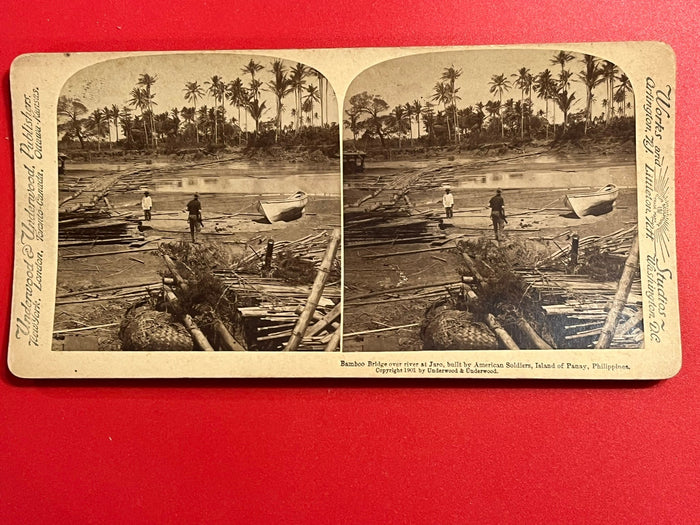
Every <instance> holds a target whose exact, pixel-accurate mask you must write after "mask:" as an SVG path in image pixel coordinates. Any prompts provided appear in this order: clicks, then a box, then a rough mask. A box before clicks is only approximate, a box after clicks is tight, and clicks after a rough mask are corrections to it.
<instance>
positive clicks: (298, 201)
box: [258, 193, 309, 222]
mask: <svg viewBox="0 0 700 525" xmlns="http://www.w3.org/2000/svg"><path fill="white" fill-rule="evenodd" d="M308 201H309V198H308V197H307V196H306V194H305V193H297V194H295V195H292V196H291V197H289V198H287V199H282V200H267V201H258V211H260V213H262V214H263V215H264V216H265V218H266V219H267V220H268V221H270V222H289V221H294V220H297V219H299V218H300V217H301V216H302V215H303V214H304V209H305V208H306V204H307V203H308Z"/></svg>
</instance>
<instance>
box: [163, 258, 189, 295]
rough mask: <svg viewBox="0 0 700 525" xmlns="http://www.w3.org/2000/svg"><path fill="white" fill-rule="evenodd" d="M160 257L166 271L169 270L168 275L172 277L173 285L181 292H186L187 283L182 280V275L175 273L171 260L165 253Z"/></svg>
mask: <svg viewBox="0 0 700 525" xmlns="http://www.w3.org/2000/svg"><path fill="white" fill-rule="evenodd" d="M162 255H163V260H164V261H165V266H167V267H168V270H170V273H171V274H172V275H173V278H174V279H175V283H176V284H177V285H178V286H179V287H180V288H182V289H183V290H187V281H185V279H183V278H182V275H180V273H179V272H178V271H177V268H176V267H175V263H174V262H173V260H172V259H171V258H170V256H169V255H168V254H167V253H163V254H162Z"/></svg>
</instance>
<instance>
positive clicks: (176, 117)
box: [170, 108, 180, 138]
mask: <svg viewBox="0 0 700 525" xmlns="http://www.w3.org/2000/svg"><path fill="white" fill-rule="evenodd" d="M170 114H171V115H172V122H173V128H174V130H175V137H176V138H177V137H179V136H180V110H179V109H177V108H172V109H171V110H170Z"/></svg>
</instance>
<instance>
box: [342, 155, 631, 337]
mask: <svg viewBox="0 0 700 525" xmlns="http://www.w3.org/2000/svg"><path fill="white" fill-rule="evenodd" d="M366 166H367V169H366V171H365V172H364V173H363V174H360V175H357V176H349V177H346V179H345V181H344V202H345V205H346V210H345V213H346V220H347V217H348V216H349V215H348V214H349V213H351V212H352V213H356V212H354V211H353V210H355V209H356V208H354V207H353V204H357V203H360V202H362V204H361V205H360V206H359V207H360V208H361V207H363V206H364V207H366V209H368V210H369V209H375V210H376V211H375V212H374V213H384V214H386V213H387V211H386V210H389V209H396V207H397V206H400V208H401V209H402V213H404V214H405V215H406V216H407V217H408V218H407V219H402V220H404V221H412V222H411V225H412V226H415V225H420V223H421V221H423V222H427V224H428V226H430V224H431V221H432V222H433V223H438V224H439V228H440V230H439V231H440V232H441V234H440V235H441V236H442V237H441V238H440V237H438V236H437V235H435V233H430V234H428V233H426V230H425V229H424V230H423V233H421V234H419V235H418V236H417V237H414V238H412V239H410V238H409V239H408V240H407V241H406V243H404V242H403V241H401V240H400V238H401V236H402V234H403V233H405V229H406V226H404V227H402V228H399V229H397V230H396V233H395V234H394V235H395V238H396V242H395V243H393V242H392V240H391V238H387V239H385V241H383V242H381V243H379V242H378V243H374V244H370V243H369V242H367V241H365V240H364V239H363V240H361V242H358V241H357V234H355V235H356V237H355V239H349V240H348V235H347V232H349V231H350V232H352V231H354V230H352V229H350V230H348V229H347V228H348V223H347V222H346V248H345V253H344V257H345V301H346V302H345V318H344V319H345V321H344V333H345V334H346V337H345V338H344V342H343V349H344V351H377V350H421V349H423V339H421V327H422V326H423V325H424V323H425V317H426V310H428V309H429V308H430V307H431V306H432V305H434V303H435V302H436V301H441V300H446V299H448V298H449V297H450V295H454V289H455V288H454V287H456V286H460V285H461V283H462V276H463V275H465V267H464V258H463V256H462V252H461V250H460V249H458V248H457V243H458V242H460V241H471V242H473V243H477V244H482V245H483V243H484V242H486V243H491V244H492V245H493V249H494V250H496V251H497V252H498V251H500V253H502V256H503V257H511V258H513V257H514V260H513V261H512V262H514V263H517V262H518V257H521V258H523V259H524V258H525V257H527V258H535V259H536V258H537V257H539V258H541V259H542V260H543V261H544V260H546V259H547V258H548V257H549V256H551V255H552V254H555V253H557V252H560V251H561V250H562V249H568V247H569V246H570V245H571V242H572V239H573V238H574V236H577V238H580V239H587V238H591V239H592V238H601V237H603V238H604V237H606V236H609V235H611V234H615V233H616V232H618V231H619V230H621V229H624V228H631V227H634V225H636V222H637V195H636V173H635V165H634V157H633V156H632V155H630V154H625V155H622V154H620V155H616V156H614V157H607V156H601V155H598V156H596V155H581V154H567V155H561V154H557V155H552V154H551V152H548V151H530V152H527V153H515V154H513V153H511V154H508V155H503V156H500V157H497V158H492V159H489V161H488V162H483V159H478V158H474V157H473V156H472V157H469V158H467V157H464V158H455V159H454V160H450V159H449V158H447V157H445V158H441V159H437V160H431V161H428V162H426V161H422V160H416V159H402V160H397V161H385V160H377V161H368V162H367V165H366ZM421 171H423V173H424V175H423V176H421ZM407 173H408V174H412V173H415V174H417V175H415V176H414V177H413V178H412V179H411V180H412V182H411V184H412V186H411V189H410V191H407V192H406V193H405V195H404V197H403V199H401V198H399V199H398V200H396V201H395V204H394V205H392V207H391V208H387V207H386V202H387V201H389V197H390V196H391V195H395V196H397V194H398V193H399V191H400V189H399V187H400V184H398V183H397V182H396V181H397V180H399V179H401V178H402V177H403V180H406V178H407V177H408V178H411V176H410V175H404V174H407ZM608 183H614V184H616V185H617V186H618V187H619V197H618V199H617V202H616V203H615V207H614V209H613V210H612V211H611V212H609V213H606V214H604V215H600V216H586V217H584V218H578V217H576V216H575V215H573V214H572V213H571V212H570V210H569V209H568V208H566V207H565V205H564V202H563V199H564V197H565V195H566V194H567V193H570V192H572V191H586V190H589V189H597V188H599V187H602V186H604V185H605V184H608ZM383 186H385V187H386V189H385V190H384V191H382V187H383ZM447 186H449V187H450V188H451V189H452V193H453V195H454V199H455V206H454V217H453V218H452V219H446V218H444V209H443V207H442V203H441V198H442V195H443V193H444V187H447ZM497 188H501V189H502V192H503V193H502V194H503V197H504V200H505V203H506V204H505V208H506V213H507V216H508V224H507V225H506V228H505V235H504V239H503V240H502V241H501V242H500V243H497V242H496V241H495V239H494V233H493V229H492V224H491V220H490V216H489V209H488V208H487V206H488V202H489V199H490V198H491V197H492V196H493V195H494V194H495V190H496V189H497ZM386 190H389V191H386ZM374 194H376V197H374V198H372V199H368V200H363V199H366V198H367V197H368V196H370V195H374ZM382 195H383V197H382ZM382 199H383V201H384V203H385V204H381V202H380V201H382ZM375 202H376V204H373V203H375ZM382 210H384V211H382ZM361 217H363V218H361V219H360V221H358V222H357V224H360V225H361V224H362V222H361V221H368V220H369V219H368V218H364V217H366V216H365V215H363V216H361ZM393 220H395V219H393ZM367 224H369V223H367ZM421 227H423V226H421ZM360 229H361V228H360ZM402 230H403V231H402ZM431 231H433V232H435V231H436V230H431ZM404 237H405V236H404ZM431 237H432V239H431ZM363 244H364V245H363ZM407 252H408V253H407ZM518 254H520V255H518ZM467 274H468V272H467ZM450 283H451V284H450ZM453 285H454V286H453ZM392 290H396V292H395V293H393V294H392V293H391V291H392ZM392 327H402V328H398V329H391V328H392ZM355 334H358V335H355ZM364 334H366V335H364Z"/></svg>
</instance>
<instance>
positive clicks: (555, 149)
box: [343, 49, 644, 352]
mask: <svg viewBox="0 0 700 525" xmlns="http://www.w3.org/2000/svg"><path fill="white" fill-rule="evenodd" d="M635 96H636V93H635V90H634V89H633V86H632V83H631V81H630V78H629V77H628V75H627V74H626V72H625V71H624V70H623V69H622V68H620V67H619V66H618V65H616V64H615V63H613V62H611V61H609V60H606V59H604V58H602V57H599V56H595V55H591V54H585V53H577V52H571V51H567V50H565V49H563V50H553V49H517V50H503V49H486V50H484V49H480V50H465V51H445V52H431V53H417V54H415V55H412V56H408V57H403V58H398V59H394V60H389V61H385V62H383V63H380V64H377V65H375V66H373V67H371V68H368V69H367V70H365V71H363V72H362V73H361V74H359V75H358V76H357V78H356V79H355V80H354V81H353V83H352V85H351V86H350V88H349V89H348V92H347V95H346V98H345V101H344V112H343V168H344V179H343V183H344V190H343V191H344V212H343V213H344V228H345V230H344V232H345V237H344V249H345V252H344V256H345V284H344V286H345V303H344V305H345V318H344V319H345V322H344V336H343V351H345V352H353V351H357V352H363V351H364V352H371V351H413V350H498V349H508V350H517V349H585V348H597V349H605V348H616V349H620V348H640V347H643V345H644V322H643V308H642V293H641V285H640V273H639V247H638V241H637V236H638V228H637V223H638V213H637V166H636V156H635V154H636V147H637V146H636V140H635V122H636V121H635V116H636V115H635Z"/></svg>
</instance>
